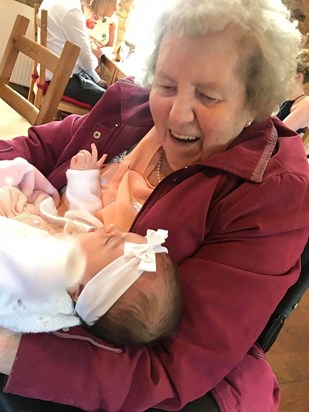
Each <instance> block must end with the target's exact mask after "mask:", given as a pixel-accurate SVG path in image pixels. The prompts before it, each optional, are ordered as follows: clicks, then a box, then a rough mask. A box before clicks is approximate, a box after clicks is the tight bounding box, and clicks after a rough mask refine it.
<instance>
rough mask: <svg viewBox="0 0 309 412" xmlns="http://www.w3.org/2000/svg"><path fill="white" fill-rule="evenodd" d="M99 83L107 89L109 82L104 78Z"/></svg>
mask: <svg viewBox="0 0 309 412" xmlns="http://www.w3.org/2000/svg"><path fill="white" fill-rule="evenodd" d="M98 85H99V86H101V87H103V89H107V82H106V81H105V80H103V79H101V80H99V81H98Z"/></svg>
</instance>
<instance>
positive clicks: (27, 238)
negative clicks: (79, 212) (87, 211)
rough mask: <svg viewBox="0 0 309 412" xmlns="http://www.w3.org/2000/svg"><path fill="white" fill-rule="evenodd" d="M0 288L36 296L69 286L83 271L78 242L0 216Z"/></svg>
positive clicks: (9, 292) (80, 249) (42, 295)
mask: <svg viewBox="0 0 309 412" xmlns="http://www.w3.org/2000/svg"><path fill="white" fill-rule="evenodd" d="M0 226H1V232H0V290H1V291H2V292H5V293H6V294H13V295H20V296H21V297H23V296H26V297H28V298H30V297H31V296H35V297H36V298H39V297H41V298H42V297H43V298H44V296H46V294H48V293H50V292H51V291H54V290H55V289H63V290H64V289H69V288H71V287H72V286H73V285H75V284H76V283H77V282H78V281H79V279H80V278H81V277H82V275H83V274H84V272H85V268H86V257H85V255H84V253H83V249H82V248H81V246H80V244H79V242H78V241H76V240H74V239H70V238H69V239H65V238H59V237H55V236H52V235H50V234H48V233H47V232H45V231H44V230H41V229H38V228H36V227H32V226H30V225H27V224H25V223H23V222H19V221H18V220H14V219H11V218H6V217H2V216H0Z"/></svg>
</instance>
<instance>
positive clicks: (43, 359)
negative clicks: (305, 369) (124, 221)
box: [6, 174, 309, 412]
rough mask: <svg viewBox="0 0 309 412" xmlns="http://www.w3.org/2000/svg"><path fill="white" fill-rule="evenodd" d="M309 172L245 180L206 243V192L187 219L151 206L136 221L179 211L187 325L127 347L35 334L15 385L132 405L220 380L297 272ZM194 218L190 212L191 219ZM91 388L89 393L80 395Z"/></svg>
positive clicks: (97, 403)
mask: <svg viewBox="0 0 309 412" xmlns="http://www.w3.org/2000/svg"><path fill="white" fill-rule="evenodd" d="M200 178H202V177H200ZM307 181H308V177H306V176H305V175H304V176H303V177H302V176H298V175H293V174H286V175H283V176H281V175H279V176H276V175H275V176H273V177H272V178H271V179H268V180H267V181H266V182H264V183H262V184H256V183H252V182H247V183H244V184H242V185H240V187H238V188H237V193H238V197H236V199H237V200H236V202H235V198H234V194H233V191H232V193H230V195H229V196H227V197H226V198H223V199H222V200H221V201H220V199H218V201H217V204H216V207H215V208H213V209H212V210H211V213H210V217H209V219H210V222H208V226H207V228H206V229H207V232H208V234H207V237H206V241H205V243H204V244H203V241H202V240H201V238H199V239H195V238H194V237H192V231H193V230H194V226H192V225H193V221H195V222H196V225H197V224H198V226H199V227H200V226H201V224H200V219H192V216H193V215H194V216H195V215H200V214H199V212H198V210H199V208H200V207H202V204H203V202H205V199H203V198H202V197H201V199H200V200H199V199H197V198H196V199H195V202H194V203H192V204H191V205H190V208H187V209H183V210H182V213H181V216H178V220H175V216H173V219H172V217H171V215H170V214H167V215H166V216H165V215H164V213H163V210H162V207H160V206H156V205H155V206H154V207H153V208H152V210H151V213H150V212H149V211H148V213H146V211H145V217H144V218H141V219H140V220H138V221H137V222H136V225H135V229H136V231H137V232H138V233H142V232H144V231H145V229H146V228H147V227H149V224H151V223H152V224H153V225H156V224H157V225H158V224H159V225H164V226H165V227H166V225H167V226H168V225H169V222H170V221H171V220H173V227H171V226H168V230H169V233H170V237H169V239H168V242H167V243H168V244H167V247H168V249H169V250H170V253H171V255H172V256H173V255H174V256H175V255H176V256H177V255H178V256H179V257H178V259H177V260H178V261H181V260H183V261H182V263H181V264H180V265H179V272H180V277H181V286H182V292H183V301H184V316H183V319H182V321H181V325H180V329H179V331H178V333H177V334H176V335H175V336H174V337H172V338H171V339H169V340H165V341H163V342H161V343H159V344H157V345H156V346H153V347H141V348H132V347H125V348H123V352H122V353H121V354H119V353H116V352H114V351H112V350H111V349H110V348H106V349H102V348H98V347H94V346H93V345H91V344H90V343H89V342H86V341H84V340H83V341H81V340H73V339H72V340H71V339H62V338H60V337H58V336H54V335H49V334H44V335H40V336H37V337H34V336H29V335H27V336H24V337H23V339H22V341H21V345H20V347H19V351H18V354H17V357H16V361H15V363H14V368H13V370H12V373H11V376H10V380H9V382H8V384H7V387H6V389H7V390H9V391H10V392H13V393H18V394H20V395H24V396H28V397H36V398H37V397H39V398H42V399H46V400H53V401H56V402H60V403H68V404H71V405H74V406H77V407H79V408H82V409H85V410H111V411H112V410H125V411H128V412H129V411H136V410H146V409H147V408H149V407H153V406H156V407H157V408H167V409H174V410H177V409H180V408H181V407H182V406H184V405H185V404H186V403H188V402H189V401H191V400H193V399H197V398H199V397H200V396H202V395H203V394H205V393H206V392H208V391H209V390H211V389H212V388H213V387H215V386H216V385H217V384H218V383H219V382H220V381H222V379H223V378H224V377H225V376H226V375H228V374H229V372H230V371H231V370H232V369H233V368H235V367H236V366H237V365H238V364H239V363H240V362H241V361H242V359H243V358H244V357H245V356H246V353H247V352H248V349H249V348H250V347H251V346H252V345H253V343H254V342H255V341H256V339H257V337H258V336H259V334H260V333H261V331H262V329H263V327H264V326H265V324H266V322H267V320H268V318H269V316H270V315H271V314H272V312H273V310H274V309H275V307H276V305H277V303H278V302H279V301H280V299H281V298H282V296H283V295H284V293H285V291H286V289H287V288H288V287H289V286H290V285H291V284H293V283H294V282H295V281H296V279H297V276H298V274H299V255H300V253H301V251H302V247H303V245H304V244H305V242H306V240H307V238H308V220H309V216H308V212H309V211H308V207H307V204H308V193H307V190H306V185H307ZM183 183H184V182H182V184H183ZM189 188H190V182H188V186H187V190H188V191H189ZM235 190H236V189H235ZM274 193H276V196H274V195H273V194H274ZM205 196H206V195H205ZM261 199H263V202H262V201H261ZM291 199H292V200H293V199H294V201H291ZM159 203H160V202H159ZM283 205H284V206H283ZM202 210H203V208H202ZM222 210H224V212H222ZM192 214H193V215H192ZM189 216H191V219H189ZM150 217H151V218H150ZM215 217H217V219H216V218H215ZM211 219H213V220H211ZM202 220H203V217H202ZM158 222H160V223H158ZM184 222H190V226H189V227H188V229H186V226H184V224H183V223H184ZM195 229H196V228H195ZM200 230H201V228H200ZM200 234H201V235H202V233H200ZM177 239H178V242H177ZM179 239H182V243H181V244H180V243H179ZM202 239H203V237H202ZM192 242H198V243H199V247H197V244H196V245H193V244H192ZM184 247H185V250H184ZM181 248H182V249H183V250H184V252H183V254H182V255H179V254H180V253H181ZM191 248H192V249H193V250H197V249H198V251H197V252H195V253H191V252H190V251H189V249H191ZM186 253H187V257H185V254H186ZM188 255H189V256H188ZM47 348H48V349H47ZM47 353H48V356H47ZM59 353H61V362H60V363H59ZM38 365H40V367H38ZM24 370H27V371H28V374H27V380H26V381H25V379H24V373H23V371H24ZM51 376H54V377H57V379H51ZM64 382H65V383H66V390H65V391H64V390H63V384H64ZM38 388H40V389H39V390H38ZM81 388H83V394H84V393H85V392H86V393H87V394H88V396H86V397H85V396H83V394H82V395H80V393H81ZM141 394H143V396H141Z"/></svg>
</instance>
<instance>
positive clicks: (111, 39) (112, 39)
mask: <svg viewBox="0 0 309 412" xmlns="http://www.w3.org/2000/svg"><path fill="white" fill-rule="evenodd" d="M116 29H117V24H116V23H110V25H109V39H108V42H107V43H106V44H105V47H112V46H113V45H114V42H115V35H116Z"/></svg>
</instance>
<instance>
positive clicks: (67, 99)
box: [32, 75, 93, 110]
mask: <svg viewBox="0 0 309 412" xmlns="http://www.w3.org/2000/svg"><path fill="white" fill-rule="evenodd" d="M32 76H33V77H34V76H35V75H32ZM37 87H38V88H39V89H43V94H46V93H47V89H48V83H47V82H45V83H44V84H41V83H39V82H37ZM61 101H63V102H66V103H71V104H75V105H76V106H79V107H82V108H83V109H88V110H91V109H92V107H93V106H91V104H89V103H85V102H80V101H79V100H76V99H73V97H69V96H65V95H63V96H62V98H61Z"/></svg>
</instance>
